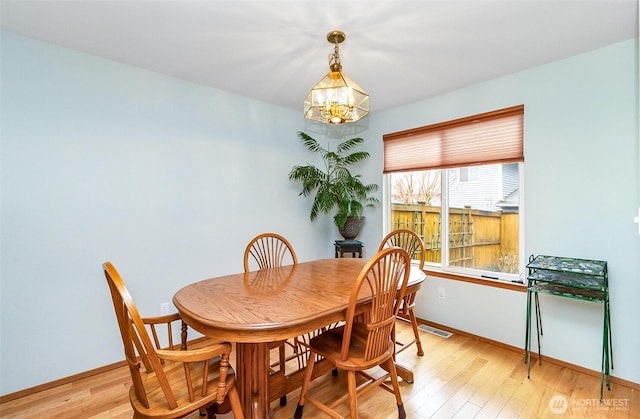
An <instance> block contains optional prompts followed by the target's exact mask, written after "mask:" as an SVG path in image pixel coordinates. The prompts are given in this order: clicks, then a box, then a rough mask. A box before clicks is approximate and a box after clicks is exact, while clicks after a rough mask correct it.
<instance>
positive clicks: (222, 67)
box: [0, 0, 638, 112]
mask: <svg viewBox="0 0 640 419" xmlns="http://www.w3.org/2000/svg"><path fill="white" fill-rule="evenodd" d="M0 27H1V28H2V30H5V31H8V32H14V33H16V34H19V35H23V36H27V37H31V38H35V39H39V40H43V41H46V42H49V43H52V44H56V45H60V46H64V47H67V48H71V49H74V50H78V51H83V52H86V53H89V54H94V55H97V56H100V57H105V58H109V59H112V60H116V61H120V62H123V63H127V64H130V65H133V66H136V67H141V68H145V69H149V70H152V71H156V72H159V73H164V74H168V75H171V76H174V77H177V78H180V79H185V80H190V81H193V82H196V83H201V84H204V85H208V86H212V87H216V88H220V89H223V90H227V91H230V92H235V93H238V94H241V95H244V96H249V97H253V98H256V99H259V100H262V101H266V102H269V103H273V104H277V105H282V106H285V107H289V108H292V109H300V110H302V103H303V100H304V97H305V96H306V94H307V92H308V90H309V89H310V88H311V87H312V86H313V85H314V84H315V83H316V82H318V81H319V80H320V79H321V78H322V77H323V76H324V75H325V74H326V73H327V72H328V71H329V68H328V61H327V59H328V55H329V54H330V53H331V52H332V51H333V47H332V45H331V44H329V43H328V42H327V40H326V34H327V33H328V32H329V31H330V30H333V29H340V30H343V31H345V32H346V34H347V39H346V41H345V42H344V43H343V44H342V45H341V48H340V56H341V59H342V64H343V71H344V72H345V73H346V74H347V75H349V76H350V77H351V78H352V79H353V80H354V81H355V82H356V83H358V84H359V85H360V86H362V87H363V88H364V89H365V90H367V91H368V93H369V94H370V95H371V108H372V112H375V111H378V110H383V109H387V108H390V107H394V106H398V105H401V104H404V103H408V102H413V101H415V100H418V99H423V98H426V97H430V96H433V95H436V94H439V93H443V92H447V91H450V90H454V89H457V88H461V87H464V86H468V85H472V84H475V83H478V82H481V81H484V80H489V79H492V78H495V77H499V76H502V75H505V74H509V73H513V72H517V71H520V70H524V69H527V68H531V67H534V66H538V65H541V64H545V63H548V62H551V61H555V60H559V59H562V58H565V57H569V56H572V55H576V54H580V53H582V52H585V51H589V50H593V49H596V48H600V47H603V46H607V45H610V44H613V43H616V42H620V41H624V40H627V39H630V38H633V37H637V36H638V0H601V1H584V0H568V1H558V0H556V1H551V0H534V1H527V0H509V1H499V0H476V1H461V0H446V1H436V0H423V1H406V0H379V1H375V0H374V1H355V0H352V1H347V0H344V1H317V0H285V1H248V0H236V1H219V0H208V1H204V0H200V1H193V0H169V1H165V0H72V1H59V0H45V1H32V0H1V1H0Z"/></svg>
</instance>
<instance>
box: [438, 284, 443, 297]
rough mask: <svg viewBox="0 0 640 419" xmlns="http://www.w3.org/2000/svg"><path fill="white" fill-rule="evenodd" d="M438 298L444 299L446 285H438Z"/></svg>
mask: <svg viewBox="0 0 640 419" xmlns="http://www.w3.org/2000/svg"><path fill="white" fill-rule="evenodd" d="M438 298H441V299H443V300H444V287H438Z"/></svg>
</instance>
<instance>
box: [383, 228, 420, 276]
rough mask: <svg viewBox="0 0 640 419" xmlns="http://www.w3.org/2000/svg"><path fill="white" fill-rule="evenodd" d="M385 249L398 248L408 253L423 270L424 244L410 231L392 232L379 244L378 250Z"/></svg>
mask: <svg viewBox="0 0 640 419" xmlns="http://www.w3.org/2000/svg"><path fill="white" fill-rule="evenodd" d="M385 247H399V248H401V249H404V250H406V251H407V253H409V257H410V258H411V259H413V258H414V257H415V258H416V259H418V260H419V261H420V269H422V268H424V252H425V247H424V242H423V241H422V239H421V238H420V236H418V234H417V233H415V232H413V231H411V230H402V229H401V230H394V231H392V232H391V233H389V234H387V235H386V236H385V238H384V239H382V241H381V242H380V246H379V247H378V250H382V249H384V248H385Z"/></svg>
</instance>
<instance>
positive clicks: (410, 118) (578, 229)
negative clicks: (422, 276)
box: [369, 40, 640, 383]
mask: <svg viewBox="0 0 640 419" xmlns="http://www.w3.org/2000/svg"><path fill="white" fill-rule="evenodd" d="M637 51H638V44H637V40H630V41H627V42H623V43H619V44H615V45H612V46H610V47H608V48H603V49H599V50H595V51H592V52H589V53H586V54H582V55H578V56H575V57H572V58H568V59H565V60H561V61H557V62H554V63H551V64H547V65H544V66H540V67H537V68H533V69H530V70H527V71H523V72H520V73H516V74H512V75H509V76H506V77H501V78H499V79H495V80H491V81H488V82H485V83H481V84H477V85H474V86H470V87H468V88H465V89H461V90H457V91H454V92H450V93H447V94H443V95H440V96H437V97H433V98H430V99H427V100H424V101H421V102H417V103H413V104H410V105H407V106H402V107H398V108H395V109H392V110H389V111H386V112H381V113H379V114H376V115H375V118H372V119H371V123H370V132H369V136H370V138H372V139H373V138H382V135H383V134H385V133H390V132H395V131H400V130H405V129H409V128H414V127H419V126H424V125H429V124H432V123H436V122H442V121H447V120H450V119H455V118H460V117H463V116H468V115H474V114H478V113H482V112H487V111H491V110H495V109H501V108H505V107H509V106H514V105H520V104H524V106H525V117H524V129H525V138H524V146H525V166H524V174H525V181H524V195H523V194H520V196H521V198H523V201H524V205H525V254H526V255H527V256H528V255H530V254H551V255H559V256H570V257H579V258H593V259H600V260H606V261H608V263H609V265H608V266H609V274H610V284H611V316H612V329H613V347H614V360H615V370H614V371H613V374H614V375H616V376H619V377H621V378H624V379H626V380H630V381H634V382H636V383H640V363H638V354H639V353H640V328H638V320H640V304H638V301H639V300H640V235H639V234H638V225H637V224H634V222H633V218H634V215H637V213H638V206H640V175H639V172H640V169H639V167H640V165H639V159H638V156H639V154H640V150H639V148H640V146H639V140H638V65H637V62H638V61H637V60H638V57H637ZM381 149H382V145H381V144H379V147H378V150H377V152H376V155H377V156H378V159H379V160H378V164H379V165H382V150H381ZM440 286H442V287H444V288H445V290H446V298H445V299H444V300H442V299H438V298H437V297H436V295H437V289H438V287H440ZM418 296H419V300H420V301H419V306H418V308H417V313H418V316H419V317H421V318H424V319H427V320H431V321H434V322H436V323H440V324H444V325H448V326H451V327H454V328H457V329H460V330H464V331H468V332H471V333H474V334H478V335H481V336H486V337H488V338H490V339H495V340H497V341H500V342H504V343H507V344H510V345H513V346H516V347H522V346H524V325H525V312H526V310H525V307H526V298H525V294H524V293H518V292H511V291H505V290H496V289H492V288H488V287H483V286H479V285H473V284H466V283H460V282H456V281H450V280H446V279H440V278H429V280H428V281H427V283H426V286H425V287H424V289H423V290H422V291H421V292H420V293H419V294H418ZM541 303H542V310H543V316H544V317H543V321H544V338H543V347H544V354H546V355H548V356H551V357H553V358H557V359H561V360H563V361H566V362H569V363H573V364H577V365H581V366H584V367H587V368H589V369H592V370H595V371H600V343H601V339H602V337H601V334H602V306H601V305H597V304H593V303H588V302H579V301H573V300H569V299H558V298H556V297H548V296H543V297H541Z"/></svg>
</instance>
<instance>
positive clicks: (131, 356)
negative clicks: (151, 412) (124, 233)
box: [102, 262, 179, 409]
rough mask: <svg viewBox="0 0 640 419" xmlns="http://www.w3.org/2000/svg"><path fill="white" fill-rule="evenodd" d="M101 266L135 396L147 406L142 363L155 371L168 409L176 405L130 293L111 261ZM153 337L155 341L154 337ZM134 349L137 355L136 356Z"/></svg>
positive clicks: (148, 370) (151, 370)
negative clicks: (109, 292) (107, 285)
mask: <svg viewBox="0 0 640 419" xmlns="http://www.w3.org/2000/svg"><path fill="white" fill-rule="evenodd" d="M102 268H103V270H104V274H105V277H106V278H107V283H108V284H109V290H110V291H111V298H112V300H113V307H114V309H115V312H116V318H117V319H118V326H119V327H120V335H121V336H122V343H123V345H124V354H125V357H126V361H127V364H128V365H129V372H130V373H131V379H132V381H133V388H134V391H135V395H136V398H137V399H138V401H140V403H141V404H142V405H143V406H144V407H146V408H148V407H149V399H148V398H147V390H151V389H145V388H144V384H143V378H142V376H141V373H140V366H141V365H140V364H141V363H143V364H144V365H145V367H146V370H147V372H155V375H156V378H157V380H158V385H159V386H160V388H161V389H162V392H163V393H164V396H165V398H166V399H167V403H168V405H169V408H171V409H175V408H176V407H177V402H176V398H175V395H174V393H173V391H172V390H171V387H170V386H169V382H168V380H167V377H166V375H165V374H164V371H163V369H162V363H161V361H160V359H159V358H158V355H157V353H156V349H155V348H154V344H153V343H152V341H151V339H150V337H149V333H148V332H147V329H146V327H145V324H144V321H143V320H142V317H141V316H140V314H139V313H138V309H137V308H136V305H135V304H134V302H133V299H132V298H131V294H129V291H128V290H127V287H126V286H125V284H124V282H123V281H122V278H121V277H120V274H119V273H118V271H117V270H116V269H115V268H114V267H113V265H112V264H111V262H105V263H104V264H102ZM178 319H179V317H178ZM155 340H156V341H157V339H155ZM136 350H137V352H138V355H139V357H140V358H138V357H137V355H136Z"/></svg>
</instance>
